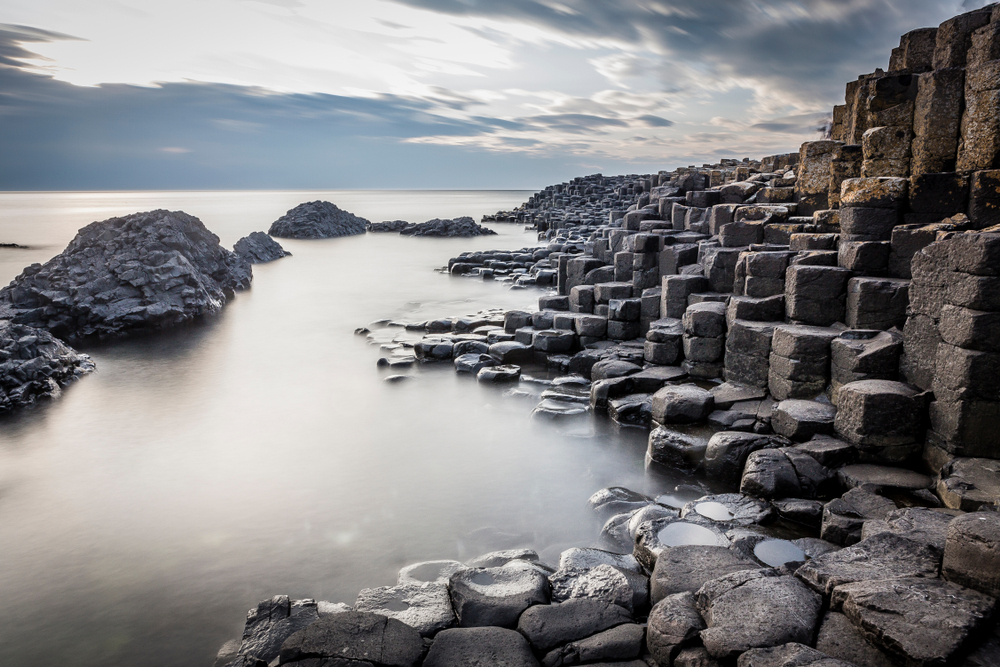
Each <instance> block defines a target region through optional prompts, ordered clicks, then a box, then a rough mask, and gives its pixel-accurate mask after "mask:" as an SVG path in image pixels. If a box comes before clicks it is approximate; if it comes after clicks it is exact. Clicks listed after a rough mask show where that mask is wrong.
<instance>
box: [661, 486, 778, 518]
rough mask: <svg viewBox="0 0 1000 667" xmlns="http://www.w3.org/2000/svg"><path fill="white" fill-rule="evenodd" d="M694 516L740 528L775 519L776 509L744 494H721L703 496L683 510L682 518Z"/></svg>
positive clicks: (685, 506)
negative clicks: (731, 524)
mask: <svg viewBox="0 0 1000 667" xmlns="http://www.w3.org/2000/svg"><path fill="white" fill-rule="evenodd" d="M692 514H694V515H697V516H700V517H702V518H705V519H709V520H711V521H716V522H719V523H733V524H736V525H740V526H750V525H753V524H765V523H769V522H770V521H771V520H773V519H774V509H773V508H772V507H771V505H770V503H766V502H762V501H760V500H758V499H756V498H751V497H750V496H747V495H744V494H742V493H720V494H716V495H711V496H703V497H701V498H698V499H697V500H693V501H691V502H689V503H687V504H686V505H684V507H683V508H681V518H682V519H683V518H687V517H689V516H691V515H692Z"/></svg>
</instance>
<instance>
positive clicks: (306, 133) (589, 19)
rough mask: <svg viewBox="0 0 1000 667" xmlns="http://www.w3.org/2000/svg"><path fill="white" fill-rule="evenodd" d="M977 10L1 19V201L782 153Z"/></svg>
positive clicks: (162, 7) (625, 2)
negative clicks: (913, 38) (865, 83)
mask: <svg viewBox="0 0 1000 667" xmlns="http://www.w3.org/2000/svg"><path fill="white" fill-rule="evenodd" d="M984 4H987V3H986V2H985V1H984V0H897V1H891V0H618V1H614V2H612V1H611V0H561V1H560V0H4V2H3V3H2V5H0V189H4V190H22V189H24V190H28V189H137V188H138V189H179V188H198V189H207V188H358V187H368V188H407V187H416V188H424V187H435V188H448V187H460V188H467V187H483V188H510V187H514V188H520V187H523V188H529V189H536V188H539V187H542V186H544V185H546V184H548V183H551V182H558V181H562V180H565V179H568V178H571V177H573V176H576V175H582V174H587V173H594V172H597V171H602V172H604V173H606V174H611V173H645V172H649V171H657V170H659V169H672V168H674V167H677V166H683V165H687V164H693V163H697V164H700V163H702V162H707V161H711V162H715V161H717V160H718V159H719V158H722V157H737V158H742V157H745V156H754V157H759V156H763V155H767V154H772V153H778V152H788V151H792V150H797V148H798V146H799V144H800V143H801V142H803V141H807V140H810V139H813V138H816V137H817V133H816V128H817V127H818V126H819V125H820V124H821V123H822V121H823V119H824V118H825V117H826V115H827V114H828V113H829V111H830V108H831V107H832V105H833V104H836V103H839V102H841V101H842V99H843V91H844V84H845V83H846V82H847V81H848V80H850V79H853V78H856V77H857V76H858V75H859V74H862V73H866V72H870V71H872V70H874V68H876V67H885V66H886V64H887V62H888V58H889V52H890V50H891V49H892V47H894V46H896V45H897V44H898V41H899V36H900V35H901V34H903V33H904V32H907V31H909V30H912V29H915V28H920V27H925V26H933V25H937V24H939V23H940V22H941V21H943V20H945V19H947V18H949V17H951V16H952V15H954V14H956V13H959V12H961V11H966V10H968V9H972V8H976V7H980V6H982V5H984Z"/></svg>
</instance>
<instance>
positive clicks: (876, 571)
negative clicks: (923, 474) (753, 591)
mask: <svg viewBox="0 0 1000 667" xmlns="http://www.w3.org/2000/svg"><path fill="white" fill-rule="evenodd" d="M938 562H939V561H938V554H937V553H935V552H934V549H932V548H931V547H929V546H928V545H926V544H920V543H918V542H914V541H912V540H908V539H906V538H905V537H900V536H898V535H894V534H892V533H882V534H879V535H874V536H872V537H870V538H868V539H867V540H862V541H861V542H858V543H857V544H855V545H854V546H851V547H847V548H846V549H841V550H840V551H835V552H833V553H828V554H825V555H823V556H820V557H819V558H814V559H812V560H810V561H809V562H807V563H806V564H805V565H803V566H802V567H800V568H799V569H798V570H796V571H795V576H796V577H798V578H799V579H801V580H802V581H804V582H806V583H807V584H809V586H810V587H811V588H812V589H813V590H816V591H819V592H820V593H823V594H824V595H830V594H831V593H832V592H833V589H834V588H836V587H837V586H840V585H842V584H848V583H851V582H855V581H870V580H878V579H887V578H890V577H935V576H937V571H938Z"/></svg>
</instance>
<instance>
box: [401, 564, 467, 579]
mask: <svg viewBox="0 0 1000 667" xmlns="http://www.w3.org/2000/svg"><path fill="white" fill-rule="evenodd" d="M466 567H468V566H467V565H465V564H464V563H459V562H458V561H457V560H429V561H424V562H422V563H414V564H413V565H407V566H406V567H404V568H403V569H402V570H400V571H399V576H398V577H397V579H396V581H397V583H400V584H447V583H448V579H450V578H451V575H453V574H455V573H456V572H458V571H459V570H464V569H466Z"/></svg>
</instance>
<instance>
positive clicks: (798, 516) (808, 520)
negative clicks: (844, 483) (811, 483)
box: [773, 498, 823, 528]
mask: <svg viewBox="0 0 1000 667" xmlns="http://www.w3.org/2000/svg"><path fill="white" fill-rule="evenodd" d="M773 504H774V508H775V509H776V510H778V516H780V517H781V518H782V519H786V520H788V521H794V522H795V523H801V524H803V525H806V526H810V527H813V528H819V526H820V523H821V522H822V520H823V503H822V502H820V501H819V500H809V499H806V498H781V499H778V500H775V501H773Z"/></svg>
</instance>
